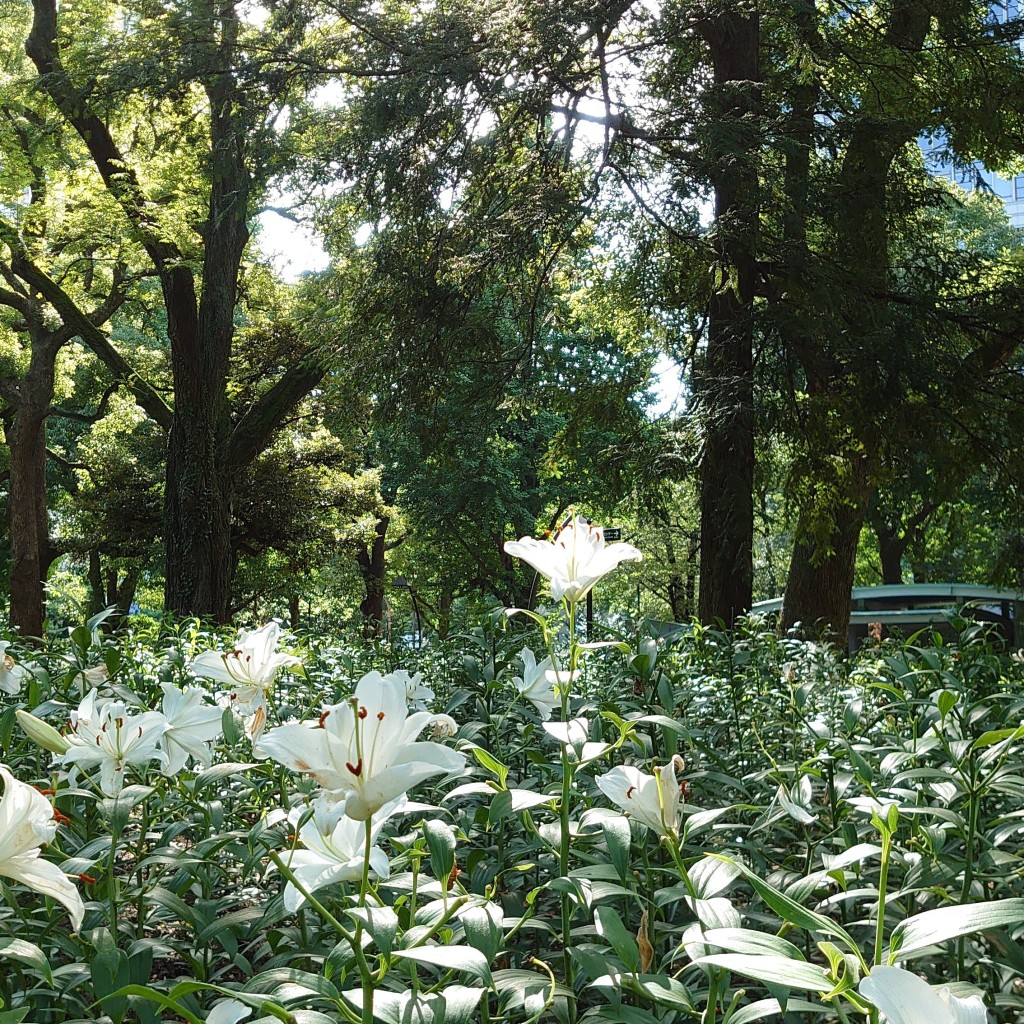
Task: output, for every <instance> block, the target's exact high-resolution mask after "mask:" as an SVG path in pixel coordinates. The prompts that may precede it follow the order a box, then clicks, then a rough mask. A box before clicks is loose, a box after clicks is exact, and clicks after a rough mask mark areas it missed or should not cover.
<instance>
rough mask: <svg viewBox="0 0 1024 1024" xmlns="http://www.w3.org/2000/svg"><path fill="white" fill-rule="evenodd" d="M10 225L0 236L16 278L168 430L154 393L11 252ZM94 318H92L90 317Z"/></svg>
mask: <svg viewBox="0 0 1024 1024" xmlns="http://www.w3.org/2000/svg"><path fill="white" fill-rule="evenodd" d="M10 230H11V225H9V224H8V223H7V222H5V221H0V235H3V236H6V237H5V238H4V240H5V241H6V242H7V244H8V245H11V246H12V250H13V251H14V252H15V253H16V257H15V258H16V270H17V274H18V276H19V277H20V278H21V279H22V280H23V281H24V282H25V283H26V284H28V285H31V286H32V287H33V288H35V289H36V291H38V292H39V293H40V295H42V296H43V298H44V299H46V301H47V302H49V303H50V305H51V306H53V308H54V309H55V310H56V311H57V313H58V314H59V316H60V318H61V319H62V320H63V321H64V324H65V325H66V326H67V327H68V328H70V329H72V330H73V331H74V332H75V334H76V335H77V336H78V337H79V338H80V339H81V340H82V342H83V344H85V345H86V346H87V347H88V348H89V349H90V350H91V351H92V352H93V353H94V354H95V355H96V357H97V358H98V359H99V360H100V361H101V362H102V363H103V364H104V365H105V366H106V367H107V368H108V369H109V370H110V371H111V372H112V373H113V374H114V375H115V376H116V377H117V379H118V381H119V382H121V383H123V384H124V385H125V387H127V388H128V389H129V390H130V391H131V393H132V394H133V395H134V396H135V401H136V402H138V404H139V406H140V407H141V408H142V409H143V410H144V411H145V412H146V413H147V414H148V415H149V416H150V417H151V418H152V419H154V420H155V421H156V422H157V423H159V424H160V426H161V427H163V428H164V430H170V429H171V419H172V415H173V414H172V412H171V409H170V407H169V406H168V405H167V403H166V402H164V400H163V398H161V397H160V395H159V394H158V393H157V391H156V390H155V389H154V388H153V387H152V385H150V384H148V383H147V382H146V381H145V380H143V379H142V377H140V376H139V374H138V373H137V372H136V370H135V369H134V367H132V365H131V364H130V363H129V362H128V361H127V360H126V359H125V358H124V356H122V355H121V353H120V352H118V351H117V349H115V348H114V346H113V345H112V344H111V343H110V339H109V338H108V337H107V336H106V335H105V334H104V333H103V332H102V331H101V330H100V329H99V327H98V326H97V325H96V324H94V323H93V322H92V320H91V319H90V317H89V316H88V315H87V314H86V313H84V312H83V311H82V310H81V309H80V308H79V307H78V305H77V303H76V302H75V301H74V299H72V298H71V296H70V295H68V294H67V292H65V291H64V289H63V288H61V286H60V285H59V284H57V282H56V281H54V280H53V278H51V277H50V276H49V275H48V274H46V273H45V272H44V271H42V270H40V269H39V267H37V266H36V265H35V264H34V263H33V262H32V261H31V260H30V259H29V258H28V257H27V255H25V254H24V252H23V251H19V250H18V249H17V248H15V245H16V243H15V240H14V239H11V238H10ZM94 315H96V314H95V313H94Z"/></svg>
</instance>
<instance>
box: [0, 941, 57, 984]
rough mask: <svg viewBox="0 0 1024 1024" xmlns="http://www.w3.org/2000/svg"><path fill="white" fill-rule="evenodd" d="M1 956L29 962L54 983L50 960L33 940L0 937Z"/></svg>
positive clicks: (24, 962)
mask: <svg viewBox="0 0 1024 1024" xmlns="http://www.w3.org/2000/svg"><path fill="white" fill-rule="evenodd" d="M0 957H9V958H10V959H11V960H17V961H18V962H19V963H23V964H28V965H29V966H30V967H32V968H34V969H35V970H37V971H38V972H39V973H40V974H41V975H42V976H43V977H44V978H45V979H46V980H47V981H48V982H49V983H50V984H51V985H52V984H53V974H52V973H51V970H50V961H49V960H47V959H46V954H45V953H44V952H43V951H42V950H41V949H40V948H39V947H38V946H35V945H33V944H32V943H31V942H26V941H25V940H24V939H0Z"/></svg>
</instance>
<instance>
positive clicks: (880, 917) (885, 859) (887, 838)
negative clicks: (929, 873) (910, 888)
mask: <svg viewBox="0 0 1024 1024" xmlns="http://www.w3.org/2000/svg"><path fill="white" fill-rule="evenodd" d="M891 852H892V835H891V834H890V832H889V830H888V829H886V830H885V831H884V832H883V833H882V867H881V870H880V871H879V874H878V912H877V919H876V920H875V957H874V960H872V963H874V964H880V963H881V962H882V944H883V943H884V941H885V889H886V885H887V883H888V880H889V855H890V853H891Z"/></svg>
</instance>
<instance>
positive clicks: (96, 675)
mask: <svg viewBox="0 0 1024 1024" xmlns="http://www.w3.org/2000/svg"><path fill="white" fill-rule="evenodd" d="M109 678H110V669H108V668H107V666H106V665H93V667H92V668H84V669H82V671H81V672H78V673H76V675H75V677H74V679H72V680H71V681H72V683H77V684H78V692H79V693H85V690H86V687H91V688H93V689H95V688H96V687H97V686H102V685H103V684H104V683H105V682H106V681H107V680H108V679H109Z"/></svg>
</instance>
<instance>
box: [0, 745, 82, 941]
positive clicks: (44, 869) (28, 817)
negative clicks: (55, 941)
mask: <svg viewBox="0 0 1024 1024" xmlns="http://www.w3.org/2000/svg"><path fill="white" fill-rule="evenodd" d="M0 777H2V778H3V782H4V795H3V799H0V875H5V876H6V877H7V878H13V879H14V880H15V881H18V882H23V883H24V884H25V885H28V886H30V887H31V888H33V889H35V890H36V891H37V892H41V893H43V894H44V895H45V896H52V897H53V898H54V899H55V900H58V901H59V902H60V903H63V904H64V906H65V907H67V909H68V913H69V914H70V915H71V922H72V925H73V927H74V930H75V931H78V929H79V928H81V926H82V918H83V917H84V916H85V905H84V904H83V903H82V897H81V896H79V894H78V890H77V889H76V888H75V887H74V885H72V883H71V881H70V879H69V878H68V877H67V875H65V874H64V872H63V871H61V870H60V869H59V868H58V867H57V866H56V865H55V864H51V863H50V862H49V861H46V860H43V859H42V858H40V856H39V847H40V846H41V845H42V844H43V843H48V842H50V841H51V840H52V839H53V837H54V835H55V834H56V831H57V822H56V821H54V818H53V808H52V807H51V806H50V802H49V801H48V800H47V799H46V797H44V796H43V795H42V793H40V792H39V791H38V790H37V789H36V788H35V787H34V786H28V785H26V784H25V783H24V782H20V781H18V779H16V778H15V777H14V776H13V775H12V774H11V773H10V772H9V771H8V770H7V769H6V768H5V767H4V766H3V765H0Z"/></svg>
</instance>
